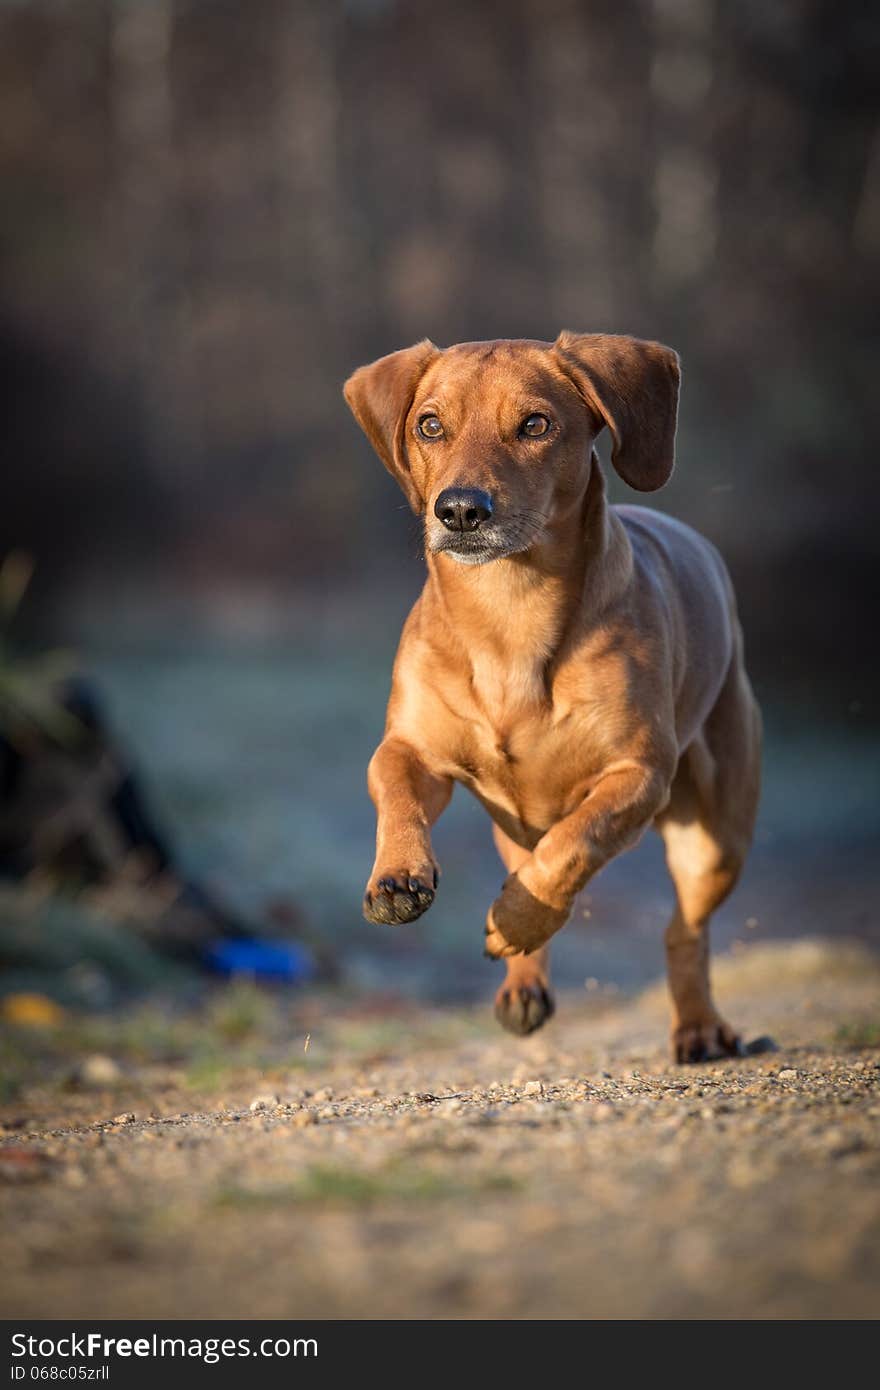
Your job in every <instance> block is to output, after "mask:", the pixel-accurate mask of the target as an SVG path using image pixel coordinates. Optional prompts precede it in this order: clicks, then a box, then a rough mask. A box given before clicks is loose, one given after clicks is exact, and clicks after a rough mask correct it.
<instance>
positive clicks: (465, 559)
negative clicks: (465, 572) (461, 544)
mask: <svg viewBox="0 0 880 1390" xmlns="http://www.w3.org/2000/svg"><path fill="white" fill-rule="evenodd" d="M442 554H444V555H448V556H449V558H450V560H457V561H458V563H459V564H460V565H488V563H489V561H490V560H495V559H497V558H498V557H497V556H496V555H493V554H492V552H491V551H488V552H486V551H483V552H482V554H480V553H479V552H478V553H476V554H473V555H465V554H462V553H461V552H460V551H458V550H444V551H443V552H442Z"/></svg>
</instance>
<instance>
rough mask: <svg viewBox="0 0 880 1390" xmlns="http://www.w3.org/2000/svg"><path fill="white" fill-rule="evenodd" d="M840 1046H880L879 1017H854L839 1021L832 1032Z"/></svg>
mask: <svg viewBox="0 0 880 1390" xmlns="http://www.w3.org/2000/svg"><path fill="white" fill-rule="evenodd" d="M834 1041H835V1042H836V1043H838V1044H839V1046H841V1047H880V1019H868V1018H864V1019H855V1020H853V1021H852V1022H848V1023H841V1024H840V1026H839V1027H838V1029H837V1030H836V1032H835V1034H834Z"/></svg>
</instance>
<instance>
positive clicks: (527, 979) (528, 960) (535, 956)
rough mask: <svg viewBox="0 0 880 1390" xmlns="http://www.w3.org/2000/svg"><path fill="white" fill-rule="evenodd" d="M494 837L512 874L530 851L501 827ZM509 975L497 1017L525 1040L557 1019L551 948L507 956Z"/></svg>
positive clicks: (500, 992) (498, 1001)
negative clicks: (544, 1025) (551, 988)
mask: <svg viewBox="0 0 880 1390" xmlns="http://www.w3.org/2000/svg"><path fill="white" fill-rule="evenodd" d="M492 834H493V836H494V839H495V847H496V849H497V850H498V853H499V854H500V856H501V862H502V863H503V864H504V867H505V868H506V869H507V872H508V873H509V874H512V873H514V872H515V871H516V870H517V869H518V868H519V866H520V864H522V863H523V861H524V860H526V859H528V857H529V851H528V850H527V849H522V848H521V847H520V846H519V845H518V844H516V843H515V842H514V841H513V840H511V839H510V838H509V837H508V836H507V835H505V833H504V831H503V830H500V829H499V828H498V826H497V825H493V827H492ZM505 965H506V966H507V974H506V976H505V979H504V983H503V984H502V985H501V987H500V989H499V990H498V993H497V994H496V995H495V1017H496V1018H497V1020H498V1022H499V1023H500V1024H501V1027H502V1028H506V1029H507V1031H508V1033H516V1034H518V1035H519V1036H520V1037H525V1036H526V1034H528V1033H534V1032H535V1031H536V1030H537V1029H538V1028H540V1027H542V1026H543V1024H545V1023H546V1022H547V1020H548V1019H549V1018H552V1017H553V1014H554V1011H555V1007H556V1006H555V1004H554V1002H553V994H552V992H551V990H550V947H549V946H542V947H541V948H540V949H539V950H537V951H533V952H532V954H531V955H529V956H526V955H518V956H507V957H506V959H505Z"/></svg>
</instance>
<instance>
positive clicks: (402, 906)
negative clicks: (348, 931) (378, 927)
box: [364, 867, 437, 926]
mask: <svg viewBox="0 0 880 1390" xmlns="http://www.w3.org/2000/svg"><path fill="white" fill-rule="evenodd" d="M436 891H437V870H436V869H434V868H430V867H427V868H421V869H419V870H418V871H417V872H416V873H410V872H409V871H408V870H406V869H396V870H394V871H393V872H392V873H389V872H388V871H387V870H386V871H385V872H383V873H380V874H374V875H373V877H372V878H371V879H370V881H369V883H368V884H367V891H366V893H365V894H364V916H365V917H366V919H367V921H368V922H378V923H381V924H382V925H383V926H398V925H400V924H401V923H403V922H414V921H415V920H416V918H417V917H421V915H422V913H423V912H427V910H428V908H429V907H430V906H431V903H432V902H433V901H434V894H435V892H436Z"/></svg>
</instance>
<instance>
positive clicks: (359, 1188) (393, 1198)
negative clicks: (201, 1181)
mask: <svg viewBox="0 0 880 1390" xmlns="http://www.w3.org/2000/svg"><path fill="white" fill-rule="evenodd" d="M518 1186H519V1184H518V1182H517V1181H516V1179H514V1178H512V1177H511V1176H510V1175H509V1174H505V1173H486V1174H469V1175H468V1176H467V1177H463V1178H460V1179H453V1178H451V1177H449V1176H448V1175H447V1174H444V1173H438V1172H435V1171H433V1170H432V1169H429V1168H412V1167H403V1166H400V1165H395V1166H393V1167H390V1168H384V1169H379V1170H376V1171H373V1172H370V1171H366V1170H364V1169H362V1168H352V1167H342V1166H340V1165H330V1164H316V1165H314V1166H312V1167H310V1168H307V1169H306V1171H305V1172H304V1173H303V1174H302V1176H301V1177H300V1178H298V1179H297V1180H295V1181H294V1182H291V1183H283V1184H277V1185H275V1186H271V1187H263V1188H247V1187H238V1186H231V1187H224V1188H221V1190H220V1191H219V1192H218V1193H217V1195H216V1197H215V1204H216V1205H217V1206H218V1207H226V1208H237V1209H247V1210H253V1209H269V1208H278V1207H284V1206H354V1207H370V1206H375V1205H378V1204H380V1203H383V1202H397V1201H404V1202H435V1201H448V1200H450V1199H452V1198H462V1197H465V1198H467V1197H474V1196H477V1195H479V1194H486V1193H490V1192H494V1193H503V1192H512V1191H515V1190H516V1189H517V1187H518Z"/></svg>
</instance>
